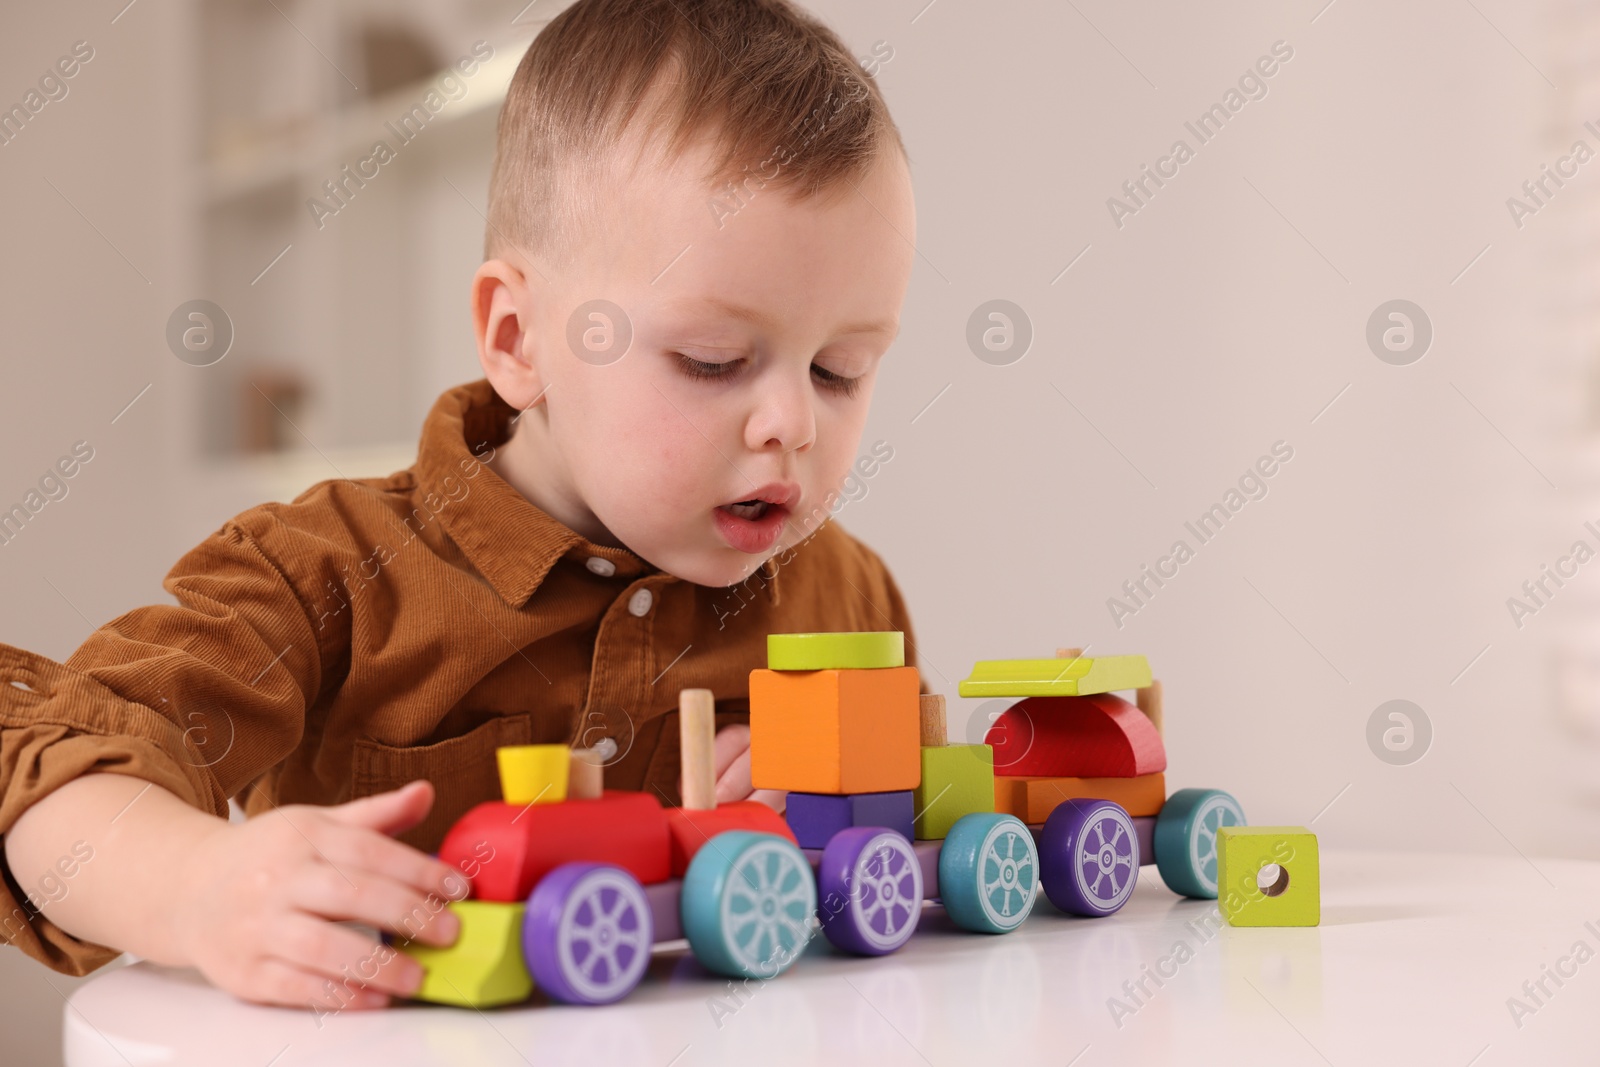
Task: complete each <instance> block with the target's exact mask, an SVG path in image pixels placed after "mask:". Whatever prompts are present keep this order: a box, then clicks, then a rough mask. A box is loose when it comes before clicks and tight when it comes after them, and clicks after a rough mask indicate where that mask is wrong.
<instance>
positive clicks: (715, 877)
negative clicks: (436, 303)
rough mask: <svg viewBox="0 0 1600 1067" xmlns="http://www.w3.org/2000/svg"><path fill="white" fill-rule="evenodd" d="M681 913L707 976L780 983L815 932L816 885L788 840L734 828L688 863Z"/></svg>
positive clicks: (801, 858)
mask: <svg viewBox="0 0 1600 1067" xmlns="http://www.w3.org/2000/svg"><path fill="white" fill-rule="evenodd" d="M680 910H681V914H682V918H683V933H684V936H685V937H687V938H688V939H689V947H690V949H692V950H693V951H694V955H695V958H696V959H698V960H699V961H700V963H701V964H702V965H703V966H704V967H705V968H706V969H707V970H710V971H715V972H716V973H718V974H725V975H728V976H729V977H730V978H776V977H777V976H778V975H779V974H781V973H783V971H785V970H786V969H788V967H789V965H790V964H791V963H793V962H794V961H795V959H796V957H798V956H799V955H800V953H801V952H802V951H804V950H805V947H806V943H807V942H808V941H810V939H811V936H812V933H813V932H814V930H815V928H816V911H817V884H816V882H815V881H814V880H813V878H812V875H811V865H810V864H809V863H807V862H806V858H805V856H803V855H801V854H800V850H799V849H798V848H796V847H795V846H794V845H793V844H791V843H790V842H789V841H788V840H787V839H786V838H783V837H779V836H778V835H777V834H763V833H756V832H755V831H753V830H729V831H726V832H725V833H720V834H718V835H717V836H715V837H713V838H712V839H711V840H710V841H707V842H706V843H705V844H704V845H703V846H701V848H700V851H698V852H696V853H695V854H694V859H693V860H691V861H689V869H688V871H687V872H685V873H684V876H683V895H682V902H681V904H680Z"/></svg>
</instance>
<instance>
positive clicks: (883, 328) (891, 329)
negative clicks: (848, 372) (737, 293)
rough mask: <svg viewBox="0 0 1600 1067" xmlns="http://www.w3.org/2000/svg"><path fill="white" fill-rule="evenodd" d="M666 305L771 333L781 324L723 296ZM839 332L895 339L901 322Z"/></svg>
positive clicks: (876, 323) (858, 325)
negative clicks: (710, 313) (709, 313)
mask: <svg viewBox="0 0 1600 1067" xmlns="http://www.w3.org/2000/svg"><path fill="white" fill-rule="evenodd" d="M666 306H667V308H668V309H669V310H674V311H680V310H681V311H693V310H709V311H717V312H721V313H722V314H724V315H726V316H728V317H729V318H733V319H738V320H739V321H741V322H747V323H749V324H751V325H752V326H759V327H760V328H762V329H763V330H766V331H768V332H769V333H775V332H777V329H778V325H779V323H778V320H777V319H776V318H775V317H773V316H772V315H770V314H768V313H767V312H765V311H762V310H760V309H759V308H751V307H745V306H744V305H743V304H735V303H732V302H731V301H727V300H723V299H722V298H721V297H716V296H707V297H701V298H698V299H683V300H676V301H672V302H670V303H668V304H667V305H666ZM838 332H839V333H840V334H852V333H886V334H889V336H890V339H891V340H893V339H894V338H895V337H898V336H899V335H900V324H899V323H898V322H895V321H893V320H890V319H878V320H876V321H874V322H855V323H850V324H849V325H846V326H843V327H840V329H839V331H838Z"/></svg>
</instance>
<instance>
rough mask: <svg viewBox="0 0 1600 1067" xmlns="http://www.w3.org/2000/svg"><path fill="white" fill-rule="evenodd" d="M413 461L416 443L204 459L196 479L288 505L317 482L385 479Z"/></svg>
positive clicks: (260, 499) (249, 496)
mask: <svg viewBox="0 0 1600 1067" xmlns="http://www.w3.org/2000/svg"><path fill="white" fill-rule="evenodd" d="M416 459H417V444H416V442H415V441H405V442H398V441H396V442H392V443H388V444H375V445H361V446H354V447H350V448H325V449H322V450H321V451H317V450H315V449H310V448H305V449H294V450H292V451H286V452H273V453H266V454H262V455H253V456H250V455H247V456H230V457H227V458H224V459H213V460H209V461H207V462H205V463H203V464H201V466H200V477H201V478H202V479H204V480H206V481H207V482H210V483H212V484H213V485H214V486H218V487H221V486H226V487H227V489H228V492H229V495H233V496H239V497H242V498H244V499H247V500H256V501H267V500H276V501H280V502H283V503H288V502H289V501H291V500H293V499H294V498H295V497H297V496H299V495H300V494H301V493H303V492H305V491H306V490H307V489H309V488H311V487H312V486H313V485H316V484H317V483H318V482H325V481H328V480H329V479H330V478H350V479H359V478H386V477H388V476H389V475H390V474H393V473H394V472H395V471H401V470H405V469H406V468H407V467H410V466H411V465H412V464H413V463H415V462H416Z"/></svg>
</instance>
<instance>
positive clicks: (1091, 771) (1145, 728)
mask: <svg viewBox="0 0 1600 1067" xmlns="http://www.w3.org/2000/svg"><path fill="white" fill-rule="evenodd" d="M983 740H984V743H985V744H988V745H993V746H994V773H995V774H997V775H1006V776H1008V777H1022V776H1048V777H1073V778H1137V777H1139V776H1140V775H1145V774H1156V773H1158V772H1161V771H1165V770H1166V769H1167V750H1166V747H1165V746H1164V745H1162V743H1161V735H1160V734H1158V733H1157V732H1156V728H1155V725H1154V724H1153V723H1151V721H1150V719H1149V718H1148V717H1147V716H1146V715H1145V713H1144V712H1142V711H1140V710H1139V709H1138V708H1136V707H1134V706H1133V705H1132V704H1130V703H1128V702H1127V701H1126V700H1123V699H1122V698H1121V697H1119V696H1116V695H1115V694H1112V693H1096V694H1094V695H1093V696H1082V697H1029V698H1027V699H1026V700H1022V701H1018V702H1017V703H1016V704H1013V705H1012V706H1011V707H1009V708H1007V709H1006V710H1005V711H1003V712H1001V713H1000V717H999V718H997V719H995V721H994V725H992V726H990V727H989V732H988V733H987V734H986V735H985V736H984V739H983Z"/></svg>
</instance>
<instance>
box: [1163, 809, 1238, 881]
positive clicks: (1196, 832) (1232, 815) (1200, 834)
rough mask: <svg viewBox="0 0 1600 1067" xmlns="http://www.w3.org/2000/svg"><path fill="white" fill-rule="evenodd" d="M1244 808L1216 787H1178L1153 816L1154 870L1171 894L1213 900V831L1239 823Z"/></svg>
mask: <svg viewBox="0 0 1600 1067" xmlns="http://www.w3.org/2000/svg"><path fill="white" fill-rule="evenodd" d="M1243 825H1245V821H1244V809H1243V808H1241V807H1240V806H1239V802H1238V801H1237V800H1235V799H1233V797H1231V796H1230V795H1228V794H1227V793H1224V792H1223V791H1222V790H1220V789H1180V790H1178V791H1177V792H1176V793H1174V794H1172V796H1170V797H1168V798H1167V802H1166V804H1164V805H1162V808H1161V814H1159V815H1157V816H1156V834H1155V850H1156V869H1157V870H1159V871H1160V872H1161V880H1162V881H1163V882H1165V883H1167V888H1168V889H1170V890H1172V891H1173V892H1174V893H1181V894H1182V895H1183V896H1186V897H1199V898H1201V899H1203V900H1216V899H1217V831H1218V830H1220V829H1221V828H1222V827H1224V826H1243Z"/></svg>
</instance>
